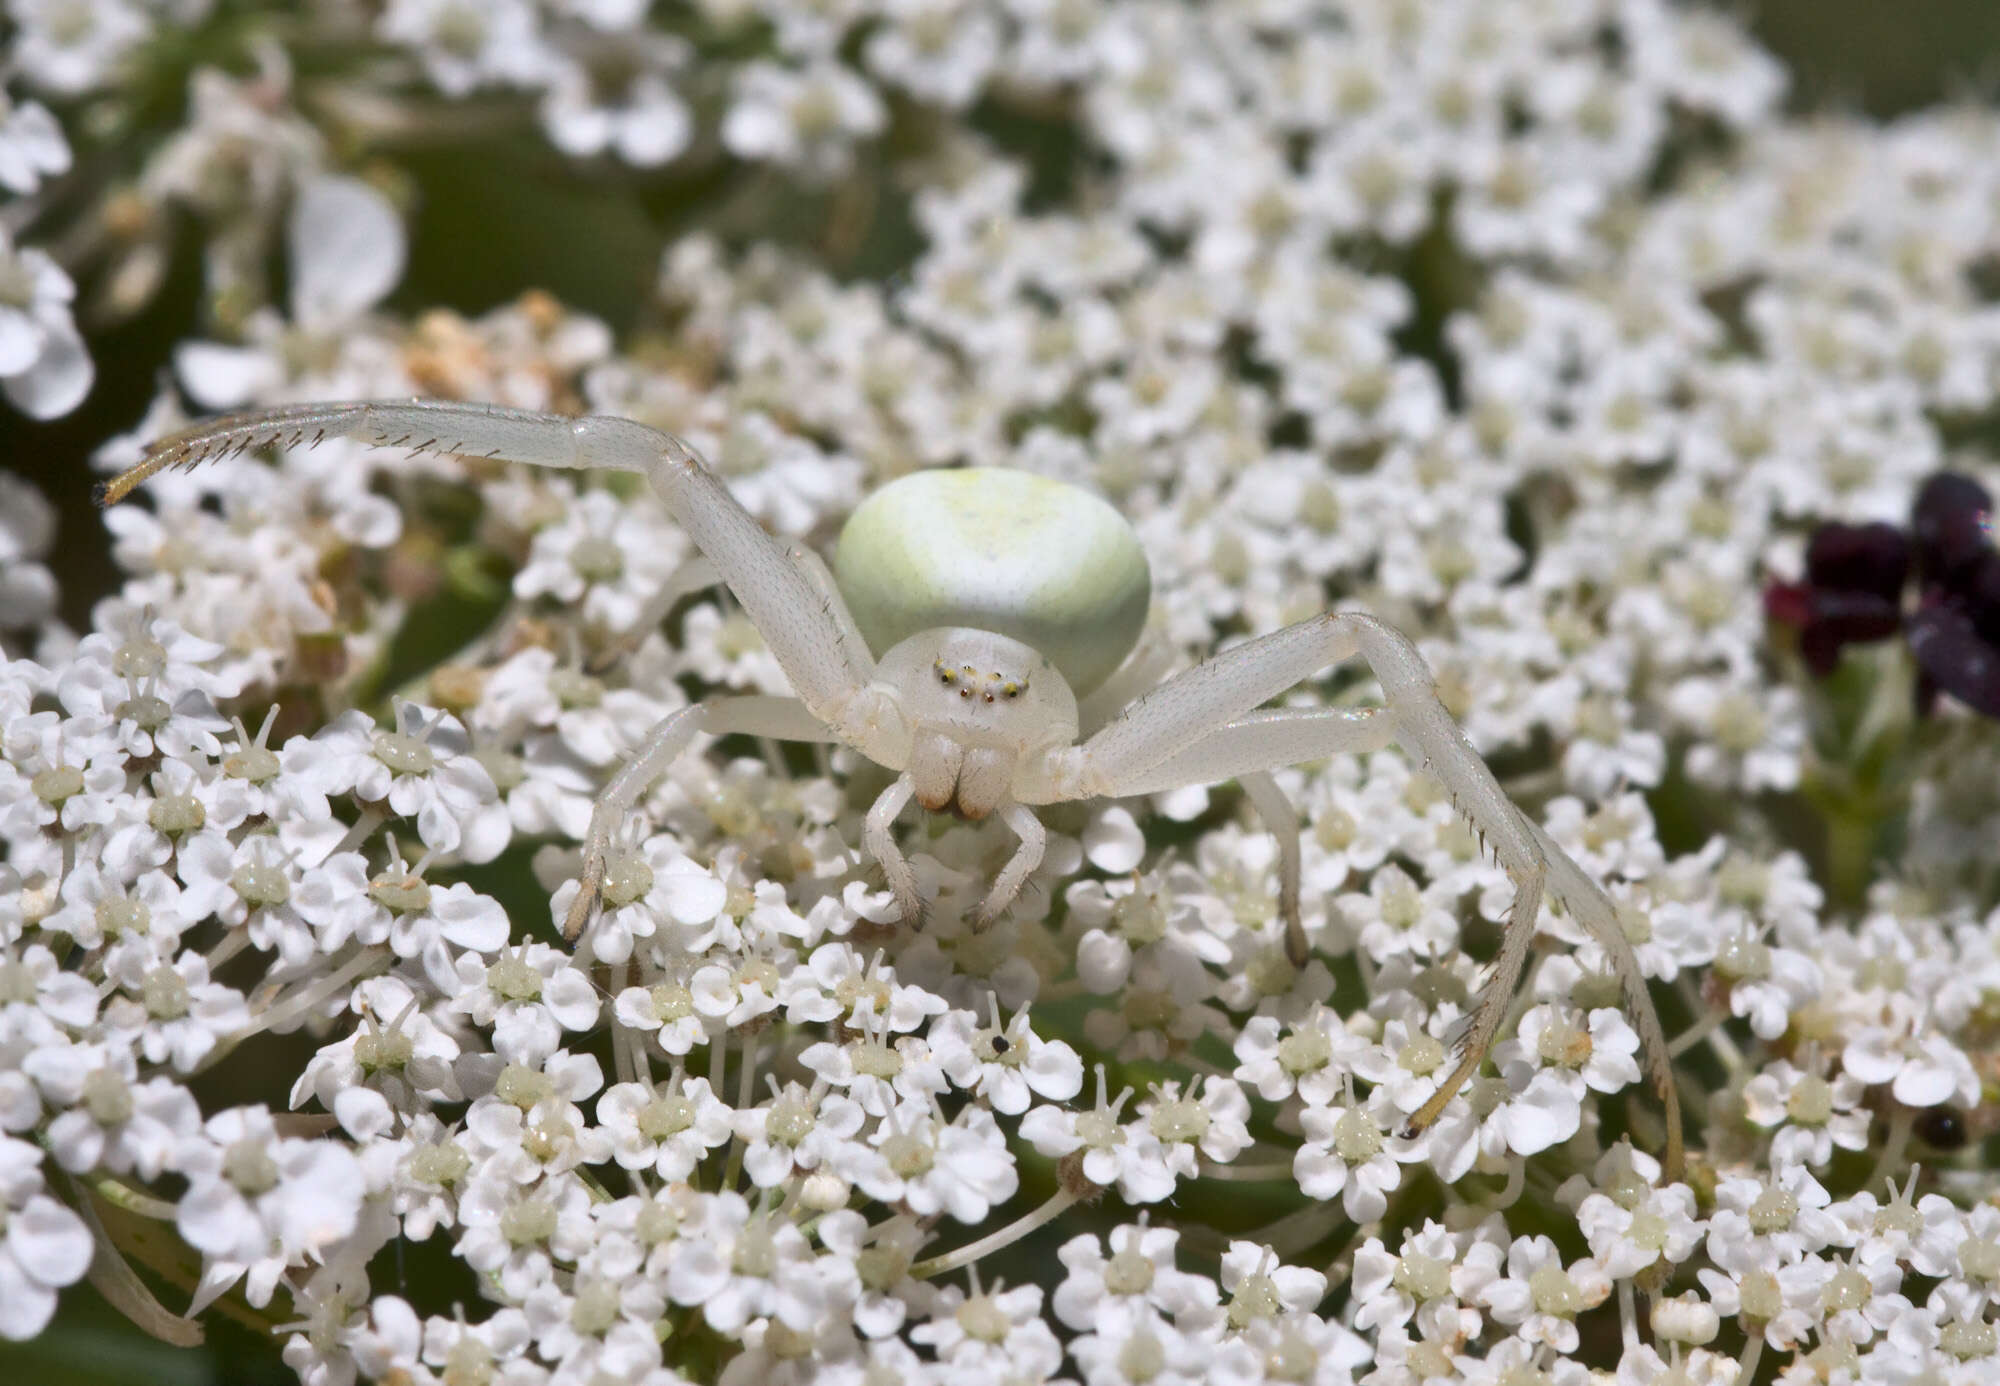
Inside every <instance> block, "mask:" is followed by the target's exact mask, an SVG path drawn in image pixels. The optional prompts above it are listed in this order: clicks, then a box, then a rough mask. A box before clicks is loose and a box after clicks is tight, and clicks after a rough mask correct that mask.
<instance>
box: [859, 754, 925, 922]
mask: <svg viewBox="0 0 2000 1386" xmlns="http://www.w3.org/2000/svg"><path fill="white" fill-rule="evenodd" d="M916 792H917V782H916V781H915V780H913V779H911V778H910V776H909V775H908V773H907V772H906V773H904V774H901V775H898V776H897V777H896V779H895V782H894V783H893V784H891V785H890V786H889V787H888V788H887V789H885V790H883V791H882V793H881V795H880V796H879V797H877V798H876V800H875V802H874V804H873V805H872V806H870V808H869V810H868V817H867V819H866V820H865V821H864V822H863V824H862V828H861V847H862V850H863V851H865V852H867V853H868V855H869V856H871V857H873V858H875V860H876V862H877V863H879V864H880V865H881V867H882V875H883V876H884V877H885V878H886V879H887V881H888V886H889V891H890V893H891V894H892V895H894V896H895V897H896V908H897V909H899V910H901V911H902V914H903V922H904V923H906V924H910V925H917V924H921V923H922V922H923V917H924V899H923V896H922V895H921V894H920V893H919V892H918V890H917V873H916V872H915V871H914V870H913V869H912V868H911V866H910V859H909V858H908V857H906V856H904V855H903V853H902V849H901V848H899V847H897V846H896V834H895V832H894V831H893V829H894V827H895V823H896V815H897V814H899V813H901V812H902V811H903V806H904V805H905V804H907V803H909V802H910V798H911V796H912V795H914V794H915V793H916Z"/></svg>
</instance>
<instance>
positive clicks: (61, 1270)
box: [7, 1196, 95, 1288]
mask: <svg viewBox="0 0 2000 1386" xmlns="http://www.w3.org/2000/svg"><path fill="white" fill-rule="evenodd" d="M94 1249H95V1248H94V1247H93V1246H92V1244H91V1240H90V1232H89V1230H88V1229H87V1228H85V1227H84V1225H83V1219H82V1218H80V1217H78V1216H77V1215H76V1214H75V1213H72V1212H71V1211H70V1210H69V1209H67V1208H65V1207H63V1206H62V1204H60V1203H58V1202H56V1201H55V1200H54V1199H53V1198H48V1197H40V1196H38V1197H36V1198H32V1199H29V1200H28V1206H27V1207H25V1208H23V1209H21V1210H20V1211H19V1212H17V1213H15V1214H13V1215H12V1216H10V1217H9V1218H8V1219H7V1250H8V1251H9V1252H11V1253H12V1254H13V1255H14V1257H15V1258H16V1259H18V1260H19V1261H20V1263H21V1265H22V1266H23V1267H25V1268H26V1269H27V1272H28V1274H29V1275H30V1276H32V1277H33V1278H34V1279H36V1280H39V1281H41V1282H42V1283H43V1284H44V1285H48V1286H51V1287H56V1288H59V1287H61V1286H64V1285H74V1284H75V1283H76V1282H77V1281H79V1280H81V1279H83V1273H84V1272H85V1271H86V1270H88V1269H89V1268H90V1257H91V1253H92V1251H93V1250H94Z"/></svg>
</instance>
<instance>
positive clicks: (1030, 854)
mask: <svg viewBox="0 0 2000 1386" xmlns="http://www.w3.org/2000/svg"><path fill="white" fill-rule="evenodd" d="M1000 816H1001V817H1002V818H1003V819H1005V820H1006V822H1007V826H1008V827H1010V828H1012V829H1013V830H1014V836H1016V837H1018V838H1020V839H1021V845H1020V847H1019V848H1017V849H1016V850H1015V852H1014V855H1013V856H1012V857H1011V858H1009V859H1008V862H1007V865H1006V866H1005V867H1003V868H1002V869H1001V872H1000V874H999V875H998V876H995V877H994V878H993V885H992V886H991V888H989V889H988V890H987V892H986V898H985V899H984V900H982V901H980V902H979V909H978V910H977V911H976V912H975V913H974V914H973V916H972V927H973V929H974V931H975V932H977V931H979V930H983V929H987V928H990V927H992V924H993V921H994V920H996V919H998V918H999V917H1000V912H1001V911H1002V910H1004V909H1006V908H1007V906H1008V905H1010V904H1012V903H1013V900H1014V897H1015V896H1016V895H1018V894H1020V893H1021V884H1022V882H1024V881H1026V880H1027V879H1028V873H1029V872H1031V871H1033V870H1034V869H1035V868H1036V867H1037V866H1040V865H1041V864H1042V852H1043V850H1044V849H1045V848H1046V847H1047V846H1048V842H1049V835H1048V831H1047V830H1046V829H1044V828H1043V827H1042V820H1041V819H1039V818H1037V817H1035V813H1034V810H1033V809H1030V808H1028V807H1027V806H1025V805H1023V804H1016V803H1007V804H1003V805H1001V806H1000Z"/></svg>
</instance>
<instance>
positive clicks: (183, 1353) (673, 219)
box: [0, 0, 2000, 1386]
mask: <svg viewBox="0 0 2000 1386" xmlns="http://www.w3.org/2000/svg"><path fill="white" fill-rule="evenodd" d="M241 8H242V7H232V6H230V5H227V4H224V5H221V6H218V7H217V8H216V9H215V10H214V11H213V12H212V14H211V16H210V18H209V19H208V20H206V21H204V23H203V25H202V26H201V27H199V28H197V29H195V30H194V31H192V32H190V33H188V34H186V35H185V36H183V37H182V38H181V39H180V40H178V41H176V42H171V43H161V44H158V45H156V46H155V47H156V49H157V51H151V52H149V55H148V58H147V62H148V64H149V66H148V68H147V70H146V72H145V73H144V74H143V77H142V79H141V80H142V81H143V82H144V84H145V90H146V93H147V95H146V98H145V99H146V100H147V101H148V102H150V103H152V104H151V105H150V106H149V107H148V119H149V121H151V120H156V121H157V122H158V126H159V128H160V129H162V130H165V129H171V128H173V127H174V126H176V125H178V124H179V123H180V122H181V120H182V119H183V116H184V111H185V102H186V99H187V90H188V79H189V77H190V75H191V73H192V72H193V71H194V70H195V69H196V68H197V67H200V66H214V65H221V66H224V67H226V68H229V69H231V70H247V67H248V64H247V59H246V57H245V55H244V54H243V52H242V51H241V46H240V44H239V45H236V46H235V48H234V49H232V44H233V43H234V29H235V26H236V25H237V24H238V23H239V22H240V10H241ZM1746 18H1747V20H1748V23H1749V25H1750V27H1751V29H1752V31H1753V32H1754V33H1755V34H1756V35H1757V36H1758V37H1759V38H1760V39H1761V41H1762V42H1763V43H1764V44H1765V45H1766V46H1767V47H1769V48H1770V49H1771V50H1772V51H1773V52H1774V53H1775V54H1776V55H1777V56H1778V57H1779V58H1780V59H1781V60H1782V61H1783V62H1784V63H1785V64H1786V66H1787V67H1788V68H1789V69H1790V70H1791V74H1792V86H1791V92H1790V98H1789V100H1790V105H1791V107H1792V109H1793V110H1794V111H1798V112H1811V113H1821V114H1826V115H1831V116H1843V115H1865V116H1867V117H1870V118H1874V119H1877V120H1889V119H1893V118H1894V117H1895V116H1897V115H1898V114H1900V113H1903V112H1907V111H1911V110H1914V109H1918V108H1921V107H1925V106H1930V105H1934V104H1937V103H1940V102H1944V103H1950V102H1987V101H1991V100H1993V99H1994V97H1995V94H1996V93H2000V3H1995V0H1903V2H1902V3H1898V4H1886V3H1883V0H1763V3H1761V4H1759V5H1756V6H1754V8H1752V9H1751V10H1750V11H1749V12H1748V13H1747V15H1746ZM0 24H4V21H0ZM5 34H7V30H6V29H5V28H4V27H0V35H5ZM347 56H349V55H346V54H332V53H326V54H319V55H315V54H314V53H312V52H311V51H305V52H300V53H295V54H294V58H295V60H296V61H297V63H298V67H299V76H300V79H301V81H303V80H305V79H306V78H308V77H309V76H310V74H311V72H312V70H313V65H314V63H315V62H323V63H331V62H333V61H335V60H345V58H346V57H347ZM451 109H452V110H453V111H456V112H458V113H459V114H460V116H461V118H462V120H463V121H464V125H462V126H460V127H456V128H454V129H453V130H452V131H451V132H450V138H448V139H439V138H437V137H436V136H435V134H431V135H426V134H424V133H422V132H411V133H408V134H406V135H403V136H398V135H396V134H395V133H394V132H388V133H384V134H381V135H379V136H378V137H375V138H372V139H371V140H370V141H369V142H368V143H367V145H366V147H365V148H361V149H355V150H336V156H335V161H336V162H342V161H345V160H346V159H352V160H355V161H358V163H359V165H360V166H361V167H362V169H363V171H365V172H367V173H368V174H369V175H370V176H371V177H373V178H375V179H376V180H377V181H379V182H382V183H385V184H387V185H389V186H391V187H393V188H395V189H396V191H397V196H398V200H399V201H401V202H402V203H403V204H404V205H405V207H406V208H407V210H408V213H409V217H408V229H409V233H410V257H409V263H408V268H407V271H406V272H405V274H404V275H403V278H402V280H401V282H400V285H399V287H398V288H397V290H396V292H395V293H394V295H393V296H392V297H391V298H390V299H389V300H388V301H387V302H386V303H385V304H384V305H383V306H384V308H385V309H386V310H387V311H389V312H391V313H395V314H400V315H414V314H417V313H419V312H422V311H425V310H429V309H435V308H446V309H452V310H456V311H457V312H460V313H463V314H467V315H472V314H477V313H481V312H483V311H485V310H488V309H490V308H492V307H494V306H495V305H497V304H501V303H504V302H508V301H511V300H513V299H516V298H518V297H519V296H520V295H521V294H522V293H523V292H524V291H527V290H530V289H541V290H545V291H547V292H548V293H550V294H552V295H553V296H554V297H555V298H556V299H558V300H559V301H561V302H562V303H564V304H566V305H568V306H570V307H572V308H575V309H578V310H581V311H584V312H587V313H591V314H594V315H596V316H598V317H600V318H602V319H603V320H604V321H605V322H606V323H607V324H609V326H610V327H611V328H612V330H613V331H614V332H615V333H616V334H617V335H618V337H619V338H620V339H621V341H623V340H626V339H628V338H629V337H630V336H631V335H632V334H634V333H645V332H647V331H648V330H649V329H652V328H654V327H656V326H657V324H656V323H655V322H654V321H653V320H652V319H651V318H650V317H649V308H648V305H649V304H650V303H651V302H652V301H653V292H652V291H653V286H654V284H655V282H656V279H657V275H658V270H659V262H660V254H661V251H662V248H663V247H664V246H665V245H666V244H667V243H668V241H669V240H670V239H672V238H673V237H674V236H676V235H677V234H680V233H682V232H684V231H686V230H688V229H691V228H695V227H700V228H702V229H705V230H707V231H709V232H711V233H713V234H716V235H717V236H719V237H720V238H722V239H723V240H724V241H726V242H737V243H742V242H745V241H747V240H749V239H751V238H753V237H756V238H770V237H771V236H772V235H773V234H774V231H775V234H776V235H777V236H778V237H779V238H780V239H789V240H793V241H796V242H798V243H801V244H814V245H817V246H818V248H819V249H821V250H822V252H823V253H825V254H826V255H827V257H828V258H829V260H830V261H831V262H832V265H833V268H835V269H836V271H837V272H840V273H843V274H847V275H852V276H859V277H869V278H876V277H883V276H887V275H892V274H894V273H895V272H896V271H897V270H898V269H899V268H900V267H901V266H902V265H904V264H906V263H907V261H908V258H909V257H910V255H911V254H912V253H913V251H914V249H915V247H916V244H917V242H916V237H915V233H914V230H913V229H912V228H911V227H910V225H909V224H908V222H907V220H905V219H904V218H902V217H901V216H900V215H899V213H898V210H897V208H896V207H895V205H894V202H893V199H881V200H877V201H875V202H874V205H872V206H871V210H870V215H869V216H868V218H867V221H866V231H865V234H862V235H859V236H855V235H851V234H839V235H835V234H833V232H832V231H831V230H830V228H832V227H834V226H835V224H836V223H838V222H839V220H840V217H841V216H842V215H843V214H845V212H846V211H848V210H849V208H848V207H847V206H846V204H844V203H843V202H842V198H843V196H844V193H843V190H842V188H841V187H840V186H835V187H833V188H831V189H827V190H823V191H820V192H817V193H808V192H805V191H801V190H800V189H797V188H794V187H789V186H786V185H785V184H784V183H783V182H782V181H781V180H780V178H779V177H778V175H776V174H775V173H774V172H772V171H771V170H769V169H768V168H765V169H751V168H748V167H746V166H742V165H735V166H731V165H730V164H729V162H728V161H726V160H725V161H711V162H709V163H708V164H706V165H700V161H696V163H697V164H698V165H700V166H697V167H695V168H692V169H690V168H688V167H686V166H685V161H680V162H676V163H675V164H674V165H672V166H671V167H669V168H668V169H666V170H664V171H660V170H644V169H635V168H632V167H630V166H628V165H625V164H622V163H619V162H616V161H614V160H611V159H595V160H589V161H574V160H570V159H567V158H565V157H564V156H563V155H561V154H560V153H558V152H557V151H556V150H554V149H553V148H552V147H551V146H550V145H549V143H548V142H547V140H546V139H544V138H541V137H540V134H539V132H538V131H537V129H536V124H535V113H534V110H533V108H532V104H531V103H530V102H527V101H519V102H512V101H510V100H509V99H508V98H505V97H489V96H480V97H475V98H473V99H471V100H468V101H464V102H459V103H454V104H453V106H452V107H451ZM982 119H983V121H984V126H983V128H984V130H985V133H987V134H989V135H990V136H991V137H993V138H994V139H996V140H997V141H999V142H1001V143H1002V144H1003V145H1004V146H1005V147H1008V148H1010V149H1012V150H1014V151H1015V152H1016V153H1017V154H1019V155H1020V156H1022V157H1024V158H1026V159H1028V160H1030V161H1031V162H1032V163H1034V164H1036V165H1038V166H1047V165H1049V164H1051V163H1057V164H1059V163H1060V161H1061V160H1062V159H1063V158H1064V154H1065V151H1064V150H1063V149H1062V148H1061V146H1060V144H1059V143H1058V142H1057V141H1056V132H1057V131H1058V130H1059V128H1060V127H1059V126H1056V125H1054V124H1050V125H1047V126H1037V125H1035V124H1034V123H1033V122H1032V121H1029V122H1023V121H1022V120H1021V118H1020V117H1018V116H1017V115H1012V114H1008V115H1002V114H1001V113H999V112H985V113H980V115H978V116H976V117H975V119H974V121H973V123H974V124H975V125H976V126H977V125H981V123H982ZM468 132H469V138H468ZM892 136H893V132H892ZM78 157H79V160H80V161H81V160H85V159H88V158H90V157H92V155H91V153H90V152H88V151H87V150H85V149H82V148H79V151H78ZM870 176H871V170H870V169H869V168H868V167H867V166H866V165H863V166H862V167H859V168H857V169H856V170H855V172H854V174H853V175H851V177H850V180H849V181H850V183H865V181H866V180H867V179H869V178H870ZM55 210H56V212H57V213H58V214H60V213H61V212H62V211H63V210H64V209H62V208H61V207H60V204H58V205H57V207H56V209H55ZM169 243H170V244H171V245H172V247H173V249H172V253H171V258H170V260H169V262H168V263H167V264H166V265H165V267H164V275H163V279H162V284H161V288H160V290H159V292H158V293H157V294H156V295H155V296H154V297H153V298H152V299H151V301H150V302H149V303H148V304H147V305H146V306H145V308H144V309H143V310H142V311H140V312H138V313H137V314H136V315H134V316H131V317H129V318H126V319H125V320H123V321H120V322H117V323H115V324H113V325H110V326H108V327H103V328H98V327H95V326H93V324H92V323H91V321H90V319H89V316H88V314H87V313H82V312H80V313H79V325H80V326H81V327H83V329H84V331H85V334H86V336H87V337H88V339H89V342H90V347H91V354H92V356H93V358H94V359H95V362H96V369H97V377H96V382H95V385H94V388H93V389H92V391H91V393H90V395H89V397H88V399H87V400H86V401H85V403H84V404H83V406H82V407H81V408H79V409H77V410H75V411H74V412H72V413H70V414H68V415H67V416H65V417H63V418H61V419H58V420H55V421H53V422H49V423H36V422H33V421H31V420H29V419H27V418H25V417H24V416H22V415H21V414H19V413H17V412H15V411H13V410H11V409H5V408H0V459H4V464H5V466H6V467H7V468H9V469H10V470H13V471H16V472H18V473H22V474H25V475H27V476H29V477H31V478H32V479H33V480H34V481H35V482H36V483H37V485H38V486H40V487H41V489H42V490H43V492H44V493H45V494H46V495H47V496H48V497H49V498H50V500H51V501H53V502H54V503H55V504H56V506H57V508H58V510H59V512H60V519H59V525H60V529H59V535H58V540H57V546H56V549H55V552H54V554H53V555H52V558H51V566H52V567H53V568H54V569H55V570H56V572H57V574H58V576H59V578H60V581H61V583H62V593H63V605H62V610H63V615H64V617H65V619H66V620H67V621H68V622H69V624H70V625H71V626H73V627H75V628H77V629H80V630H81V629H87V628H88V625H89V609H90V606H91V603H92V602H93V601H94V600H95V599H96V598H97V597H98V596H100V595H102V594H103V593H104V592H105V591H107V590H109V588H110V586H111V585H112V584H111V569H110V564H109V558H108V553H107V547H106V545H105V542H104V539H103V536H102V531H101V528H100V526H99V525H98V523H97V521H96V519H95V515H94V512H93V510H92V507H91V504H90V487H91V484H92V482H93V481H94V480H96V479H97V476H98V474H97V473H94V472H93V471H91V470H90V468H89V466H88V463H87V459H88V457H89V455H90V454H91V452H92V451H93V450H94V449H95V448H97V447H98V446H99V445H100V444H102V443H103V442H104V441H105V440H106V439H107V438H110V437H111V436H113V435H114V434H118V433H122V432H125V431H127V430H130V429H131V428H133V427H134V426H135V425H136V424H137V423H138V422H139V420H140V418H141V416H142V415H143V414H144V412H145V410H146V408H147V405H148V404H149V402H150V401H151V400H152V399H153V398H154V396H155V394H156V392H157V391H158V390H159V388H160V387H161V384H162V382H163V381H165V380H166V379H167V378H168V372H169V368H170V359H171V352H172V349H173V347H174V345H175V344H176V343H177V342H180V341H182V340H185V339H187V338H190V337H194V336H200V335H204V334H206V333H209V332H212V331H214V330H215V323H214V321H213V315H214V310H215V305H213V304H211V303H207V302H205V301H204V290H203V265H202V246H201V242H200V240H199V239H198V238H197V237H194V236H189V235H181V236H177V237H173V238H172V239H171V241H170V242H169ZM90 289H91V284H90V282H89V278H88V275H87V274H86V275H85V276H83V277H82V282H80V284H79V303H80V304H82V303H85V302H87V301H88V299H89V297H90ZM223 1076H224V1077H225V1079H227V1078H229V1075H223ZM254 1078H255V1075H246V1074H241V1073H238V1074H236V1075H235V1076H234V1079H233V1081H240V1082H243V1083H245V1085H246V1087H249V1086H253V1085H254ZM249 1095H251V1094H250V1093H248V1092H246V1093H245V1096H249ZM218 1096H221V1097H223V1100H224V1101H226V1100H227V1098H226V1096H225V1095H222V1094H218ZM410 1270H411V1273H413V1274H421V1269H420V1268H418V1267H411V1268H410ZM62 1302H63V1309H62V1311H61V1317H60V1318H59V1319H58V1321H57V1323H56V1324H55V1325H53V1326H52V1327H51V1328H50V1330H49V1331H48V1332H47V1333H45V1334H44V1335H43V1336H42V1337H40V1338H39V1339H37V1340H36V1341H34V1342H32V1343H30V1344H26V1345H0V1381H4V1382H9V1383H17V1382H18V1383H48V1384H49V1386H67V1383H80V1382H87V1381H114V1380H115V1381H133V1380H145V1381H148V1382H150V1383H153V1384H154V1386H182V1384H183V1383H185V1384H186V1386H194V1384H195V1383H207V1382H244V1383H248V1382H266V1381H269V1382H285V1381H291V1380H293V1379H294V1377H293V1375H292V1373H291V1371H290V1370H289V1369H288V1368H286V1367H285V1366H284V1365H283V1363H282V1362H280V1361H279V1360H278V1358H277V1355H276V1352H275V1350H274V1346H273V1344H272V1343H271V1341H270V1339H269V1338H268V1337H267V1336H265V1335H264V1334H263V1333H262V1332H261V1331H254V1330H252V1329H251V1328H248V1327H237V1326H234V1325H231V1324H229V1323H227V1322H225V1321H222V1320H220V1319H215V1318H212V1319H211V1320H210V1323H211V1333H210V1339H209V1343H208V1344H207V1345H206V1346H204V1347H202V1348H199V1349H185V1350H182V1349H173V1348H168V1347H164V1346H162V1345H160V1344H158V1343H155V1342H153V1341H152V1340H150V1339H148V1338H146V1337H144V1336H143V1335H142V1334H141V1333H139V1331H138V1330H137V1329H135V1328H133V1327H132V1326H131V1325H129V1324H128V1323H127V1322H126V1321H125V1320H124V1319H123V1318H122V1317H121V1316H119V1315H118V1314H117V1313H115V1312H113V1311H112V1310H110V1309H109V1308H108V1307H106V1306H105V1305H104V1304H103V1303H102V1302H101V1301H99V1300H98V1299H97V1298H96V1296H95V1294H94V1292H91V1291H89V1290H87V1289H86V1288H84V1287H81V1286H79V1287H78V1288H77V1289H76V1290H75V1291H73V1292H70V1293H67V1294H65V1295H64V1297H63V1301H62Z"/></svg>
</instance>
